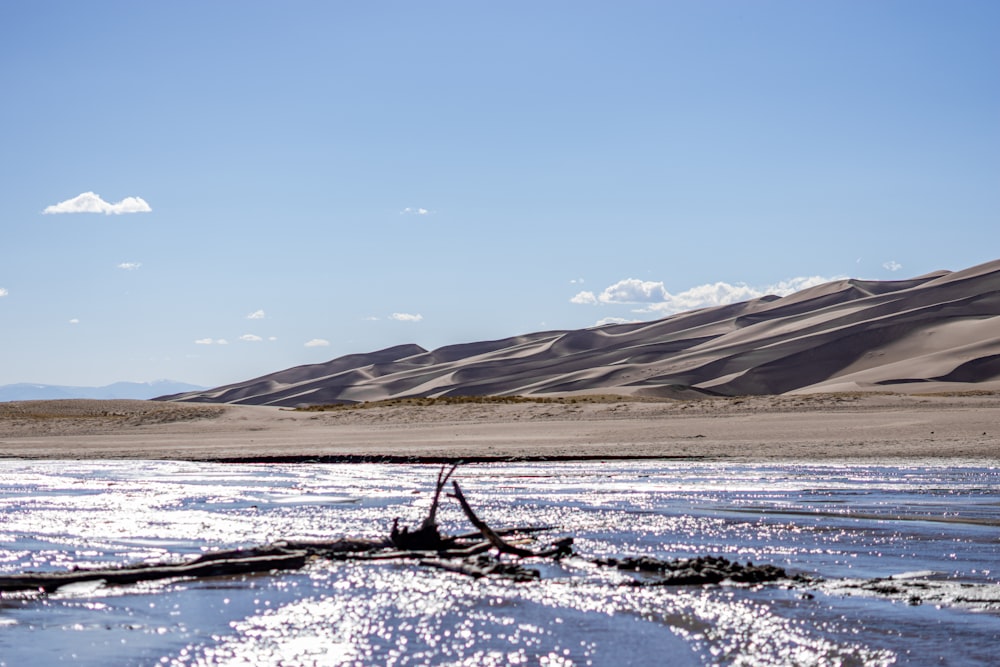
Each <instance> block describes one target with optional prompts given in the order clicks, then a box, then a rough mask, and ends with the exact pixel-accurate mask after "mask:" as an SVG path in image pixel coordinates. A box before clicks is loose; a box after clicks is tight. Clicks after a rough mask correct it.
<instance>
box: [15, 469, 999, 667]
mask: <svg viewBox="0 0 1000 667" xmlns="http://www.w3.org/2000/svg"><path fill="white" fill-rule="evenodd" d="M436 475H437V468H436V467H434V466H421V465H376V464H363V465H318V464H315V465H313V464H298V465H291V464H289V465H226V464H196V463H183V462H151V461H125V462H122V461H115V462H78V461H72V462H70V461H43V462H34V461H32V462H29V461H16V460H8V461H3V462H0V574H10V573H16V572H24V571H29V570H31V571H61V570H66V569H69V568H71V567H92V566H107V565H122V564H126V563H131V562H137V561H165V560H182V559H185V558H189V557H192V556H195V555H198V554H201V553H204V552H205V551H208V550H215V549H224V548H234V547H249V546H255V545H261V544H265V543H268V542H272V541H274V540H279V539H284V538H304V539H333V538H337V537H348V536H349V537H383V536H385V535H387V534H388V532H389V529H390V526H391V524H392V520H393V518H395V517H399V518H400V519H401V523H402V524H404V525H410V526H416V525H418V524H419V523H420V521H421V519H422V518H423V516H424V514H425V512H426V509H427V507H428V505H429V503H430V496H431V491H432V490H433V482H434V480H435V477H436ZM455 478H456V479H457V480H458V481H459V483H460V484H461V485H462V488H463V489H464V491H465V494H466V496H467V497H468V499H469V501H470V503H471V504H472V505H473V506H474V507H475V508H476V510H477V511H478V513H479V515H480V516H481V517H482V518H483V519H485V520H486V521H487V522H489V523H490V524H491V525H492V526H493V527H495V528H502V527H506V526H532V525H534V526H538V525H546V526H552V527H553V530H552V531H551V532H549V533H544V534H542V535H541V536H540V538H539V539H541V540H543V541H545V540H550V539H556V538H559V537H563V536H572V537H574V539H575V544H574V549H575V551H576V553H577V554H579V556H578V557H569V558H567V559H564V560H563V561H561V562H559V563H554V562H546V561H543V562H538V563H529V566H531V567H535V568H537V569H539V570H540V571H541V580H540V581H536V582H528V583H515V582H511V581H506V580H494V579H489V578H484V579H472V578H470V577H467V576H464V575H461V574H456V573H451V572H446V571H442V570H436V569H430V568H427V567H421V566H419V565H418V564H417V563H416V562H415V561H384V562H364V563H361V562H352V561H336V562H334V561H328V560H323V559H317V560H315V561H313V562H311V563H310V564H309V565H307V566H306V567H305V568H304V569H301V570H297V571H293V572H277V573H270V574H258V575H241V576H232V577H214V578H208V579H199V580H194V579H174V580H165V581H158V582H152V583H143V584H134V585H127V586H103V585H101V584H100V583H87V584H74V585H71V586H66V587H64V588H62V589H59V590H58V591H56V592H54V593H51V594H47V595H45V594H38V593H4V594H2V597H0V666H3V667H20V666H21V665H61V664H69V665H94V666H101V667H109V666H116V665H172V666H195V665H199V666H200V665H233V666H235V665H285V666H289V667H290V666H294V665H355V664H357V665H470V666H471V665H522V664H523V665H653V664H663V665H702V664H723V665H777V664H782V665H838V664H839V665H889V664H900V665H904V664H913V665H989V664H997V660H998V657H997V646H1000V583H998V582H1000V468H996V467H989V466H984V465H979V464H973V463H969V462H950V463H941V462H927V463H921V462H912V463H909V464H905V465H900V464H891V465H872V464H865V465H847V464H844V465H836V464H822V465H816V464H795V463H781V464H773V465H763V464H762V465H749V464H728V463H706V462H688V461H663V462H653V461H642V462H606V463H602V462H586V463H531V464H481V465H467V466H463V467H461V468H459V469H458V471H457V472H456V473H455ZM438 518H439V521H440V523H441V525H442V529H443V530H444V531H445V532H448V533H452V534H454V533H465V532H469V531H470V530H472V529H471V527H470V526H469V525H468V523H467V522H466V520H465V517H464V515H463V514H462V512H461V510H460V508H459V507H458V506H457V504H456V503H455V502H454V501H453V500H450V499H444V501H443V504H442V507H441V509H440V512H439V517H438ZM643 555H645V556H652V557H656V558H660V559H674V558H681V557H696V556H700V555H715V556H724V557H726V558H728V559H730V560H738V561H741V562H745V561H752V562H754V563H769V564H773V565H777V566H779V567H782V568H784V569H785V570H786V571H787V572H788V573H789V574H790V575H803V577H802V578H806V579H808V581H806V582H803V581H798V582H793V581H786V582H777V583H772V584H765V585H757V586H746V585H726V584H723V585H712V586H681V587H635V586H628V585H624V584H627V583H628V582H629V581H631V580H634V579H635V578H636V577H637V575H634V574H628V573H622V572H619V571H617V570H613V569H610V568H606V567H598V566H596V565H594V564H593V563H592V562H591V561H592V559H594V558H599V557H621V556H643Z"/></svg>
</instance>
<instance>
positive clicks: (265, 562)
mask: <svg viewBox="0 0 1000 667" xmlns="http://www.w3.org/2000/svg"><path fill="white" fill-rule="evenodd" d="M456 468H457V465H452V466H450V467H447V466H442V467H441V470H440V471H439V472H438V476H437V481H436V483H435V487H434V495H433V497H432V499H431V505H430V507H429V508H428V511H427V516H426V517H424V520H423V521H422V522H421V524H420V526H419V527H418V528H416V529H415V530H409V529H408V528H406V527H405V526H404V527H402V528H401V527H400V526H399V519H395V520H394V521H393V523H392V528H391V530H390V533H389V536H388V537H387V538H385V539H362V538H343V539H337V540H328V541H320V540H280V541H277V542H273V543H271V544H268V545H264V546H261V547H256V548H252V549H231V550H225V551H215V552H211V553H207V554H203V555H201V556H199V557H198V558H195V559H193V560H190V561H187V562H181V563H173V562H167V563H139V564H131V565H125V566H121V567H111V568H101V569H97V568H94V569H83V568H79V569H76V568H75V569H73V570H70V571H67V572H25V573H21V574H11V575H6V576H0V593H2V592H4V591H26V590H28V591H30V590H34V591H40V592H44V593H49V592H52V591H55V590H57V589H59V588H60V587H62V586H66V585H68V584H74V583H82V582H98V581H100V582H103V583H105V584H131V583H135V582H139V581H155V580H160V579H170V578H179V577H216V576H227V575H237V574H247V573H255V572H256V573H259V572H272V571H279V570H296V569H299V568H302V567H304V566H305V565H306V564H307V563H308V562H309V561H310V560H313V559H317V558H322V559H326V560H351V561H360V562H367V561H387V560H410V561H415V562H416V564H418V565H421V566H426V567H432V568H437V569H441V570H446V571H449V572H456V573H459V574H463V575H467V576H470V577H475V578H480V577H500V578H505V579H510V580H513V581H520V582H527V581H536V580H538V579H539V578H540V577H541V575H540V573H539V571H538V570H536V569H532V568H527V567H524V566H523V565H522V564H521V561H522V560H524V559H540V558H545V559H555V560H558V559H560V558H564V557H566V556H569V555H572V553H573V550H572V545H573V538H572V537H564V538H561V539H559V540H556V541H554V542H552V543H551V544H550V545H548V546H547V547H545V548H543V549H540V550H534V549H529V548H527V547H524V546H519V545H518V544H514V543H513V541H512V540H508V539H504V538H505V537H510V536H516V535H521V536H526V535H530V534H533V533H537V532H544V531H548V530H551V527H549V526H536V527H526V528H508V529H503V530H494V529H493V528H492V527H490V526H489V524H487V523H486V522H485V521H483V520H482V519H481V518H480V517H479V516H478V515H477V514H476V512H475V510H473V509H472V506H471V504H470V503H469V501H468V500H467V499H466V497H465V494H464V493H463V492H462V489H461V487H460V486H459V485H458V482H457V481H455V480H451V476H452V475H453V474H454V472H455V470H456ZM449 480H450V481H451V486H452V491H453V492H452V493H450V494H448V496H449V497H451V498H454V499H455V500H457V501H458V503H459V505H460V506H461V508H462V512H463V513H464V514H465V517H466V518H467V519H468V520H469V523H471V524H472V526H473V527H474V528H475V529H476V532H474V533H467V534H463V535H456V536H448V535H444V534H442V533H441V530H440V527H439V526H438V523H437V511H438V507H439V506H440V502H441V496H442V492H443V490H444V487H445V485H446V484H447V483H448V481H449ZM518 541H522V543H523V540H518ZM494 551H495V552H496V553H495V554H494V553H493V552H494ZM504 557H507V559H508V560H505V559H504ZM509 559H514V560H509ZM589 562H591V563H593V564H594V565H598V566H602V567H613V568H616V569H618V570H622V571H632V572H639V573H642V574H643V575H645V578H642V579H636V580H630V581H629V582H627V584H629V585H642V586H674V585H704V584H712V583H718V582H721V581H723V580H727V579H728V580H731V581H739V582H748V583H759V582H763V581H774V580H776V579H783V578H786V574H785V572H784V570H782V569H780V568H776V567H774V566H770V565H763V566H754V565H753V564H751V563H747V565H745V566H744V565H740V564H739V563H733V562H731V561H728V560H726V559H725V558H712V557H707V558H699V559H687V560H677V561H660V560H656V559H652V558H649V557H645V556H644V557H638V558H624V559H614V558H605V559H592V560H590V561H589Z"/></svg>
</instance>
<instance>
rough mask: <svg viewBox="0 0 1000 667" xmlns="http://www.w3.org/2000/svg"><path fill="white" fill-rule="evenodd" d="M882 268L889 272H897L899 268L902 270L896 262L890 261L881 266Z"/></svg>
mask: <svg viewBox="0 0 1000 667" xmlns="http://www.w3.org/2000/svg"><path fill="white" fill-rule="evenodd" d="M882 268H883V269H888V270H889V271H899V270H900V269H901V268H903V265H902V264H900V263H899V262H897V261H896V260H894V259H891V260H889V261H888V262H886V263H885V264H883V265H882Z"/></svg>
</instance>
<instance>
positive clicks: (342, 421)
mask: <svg viewBox="0 0 1000 667" xmlns="http://www.w3.org/2000/svg"><path fill="white" fill-rule="evenodd" d="M0 459H79V460H99V459H111V460H122V459H134V460H140V459H146V460H181V461H205V462H209V461H214V462H232V463H251V462H254V463H304V462H329V463H333V462H339V463H360V462H400V463H402V462H406V463H441V462H455V461H465V462H469V463H473V462H481V463H489V462H501V461H507V462H510V461H516V462H528V461H539V462H555V461H588V460H590V461H599V460H647V459H649V460H652V459H664V460H666V459H669V460H698V461H706V460H712V461H715V460H721V461H729V462H737V461H747V462H752V461H777V460H781V461H789V460H798V461H831V462H832V461H855V460H857V461H866V462H871V461H873V460H877V459H885V460H903V459H905V460H918V459H919V460H924V459H927V460H948V459H953V460H963V461H981V462H984V463H996V464H1000V394H995V393H988V392H975V393H969V394H940V395H904V394H862V393H852V394H828V395H817V394H811V395H806V396H797V395H781V396H747V397H737V398H724V399H723V398H720V399H703V400H698V401H633V400H629V399H628V398H627V397H612V398H610V399H608V398H607V397H605V398H604V399H602V400H601V401H595V402H586V401H572V400H564V401H560V402H556V403H550V402H545V403H515V404H506V403H477V404H459V405H451V404H442V405H430V406H413V405H374V406H365V407H360V408H340V409H336V410H330V411H308V412H307V411H293V410H289V409H282V408H274V407H261V406H233V405H215V404H199V403H195V404H192V403H165V402H154V401H72V400H71V401H28V402H19V403H6V404H4V403H0Z"/></svg>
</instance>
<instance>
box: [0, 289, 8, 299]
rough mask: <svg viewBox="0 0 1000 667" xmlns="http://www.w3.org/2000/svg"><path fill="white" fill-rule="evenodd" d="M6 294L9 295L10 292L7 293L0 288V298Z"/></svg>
mask: <svg viewBox="0 0 1000 667" xmlns="http://www.w3.org/2000/svg"><path fill="white" fill-rule="evenodd" d="M8 294H10V292H8V291H7V290H6V289H5V288H3V287H0V297H4V296H7V295H8Z"/></svg>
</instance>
